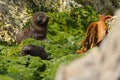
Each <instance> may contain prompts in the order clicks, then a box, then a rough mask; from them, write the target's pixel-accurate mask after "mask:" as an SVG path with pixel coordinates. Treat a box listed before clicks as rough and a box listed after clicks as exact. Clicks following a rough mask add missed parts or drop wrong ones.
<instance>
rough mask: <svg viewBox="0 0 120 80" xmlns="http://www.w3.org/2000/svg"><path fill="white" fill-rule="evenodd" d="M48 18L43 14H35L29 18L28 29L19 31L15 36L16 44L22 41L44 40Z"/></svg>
mask: <svg viewBox="0 0 120 80" xmlns="http://www.w3.org/2000/svg"><path fill="white" fill-rule="evenodd" d="M48 21H49V17H48V16H47V15H46V14H45V13H43V12H37V13H35V14H34V15H33V17H32V18H31V22H30V25H29V28H28V29H24V30H22V31H19V32H18V33H17V34H16V42H17V43H20V42H21V41H22V40H23V39H26V38H34V39H36V40H43V39H46V35H47V28H48Z"/></svg>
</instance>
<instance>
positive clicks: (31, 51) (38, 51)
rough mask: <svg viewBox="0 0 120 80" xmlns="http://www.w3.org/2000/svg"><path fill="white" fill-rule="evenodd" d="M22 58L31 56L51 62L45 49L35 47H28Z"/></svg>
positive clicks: (22, 52)
mask: <svg viewBox="0 0 120 80" xmlns="http://www.w3.org/2000/svg"><path fill="white" fill-rule="evenodd" d="M20 55H21V56H25V55H31V56H38V57H40V58H41V59H44V60H49V59H50V57H48V55H47V53H46V52H45V50H44V48H42V47H40V46H35V45H26V46H24V47H23V48H22V50H21V54H20Z"/></svg>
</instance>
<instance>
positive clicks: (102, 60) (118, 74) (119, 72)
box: [56, 10, 120, 80]
mask: <svg viewBox="0 0 120 80" xmlns="http://www.w3.org/2000/svg"><path fill="white" fill-rule="evenodd" d="M116 14H117V15H118V14H120V10H119V12H117V13H116ZM111 26H112V29H111V31H110V33H109V34H108V36H107V37H106V39H105V40H104V41H103V43H102V44H101V46H100V48H94V49H92V50H91V51H90V53H89V54H87V55H86V56H85V57H83V58H80V59H78V60H75V61H73V62H72V63H70V64H68V65H65V66H64V67H63V66H62V67H60V69H59V70H58V72H57V76H56V80H120V15H119V16H117V18H116V19H115V22H113V24H112V25H111Z"/></svg>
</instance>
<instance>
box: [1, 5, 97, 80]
mask: <svg viewBox="0 0 120 80" xmlns="http://www.w3.org/2000/svg"><path fill="white" fill-rule="evenodd" d="M47 15H48V16H49V17H50V21H49V28H48V34H47V40H44V41H37V40H34V39H26V40H23V41H22V42H21V44H19V45H18V44H12V45H8V44H7V43H4V42H1V43H0V79H2V80H54V78H55V73H56V70H57V68H58V67H59V66H60V65H61V64H64V63H69V62H70V61H72V60H74V59H77V58H80V57H81V56H83V54H82V55H78V54H75V51H76V50H77V49H79V48H80V47H81V46H80V45H77V43H78V42H80V41H81V40H82V39H83V38H84V35H85V31H86V28H87V26H88V25H89V23H90V22H93V21H96V20H97V17H98V16H97V13H96V12H95V11H94V10H93V9H92V8H91V7H90V6H86V7H81V8H74V9H72V11H71V12H69V13H67V12H47ZM26 25H28V23H26ZM28 44H34V45H38V46H42V47H44V48H45V50H46V52H47V54H48V55H49V56H50V57H51V58H52V59H51V60H41V59H40V58H39V57H33V56H29V55H28V56H24V57H20V51H21V48H22V47H23V46H25V45H28Z"/></svg>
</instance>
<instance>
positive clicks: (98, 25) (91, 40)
mask: <svg viewBox="0 0 120 80" xmlns="http://www.w3.org/2000/svg"><path fill="white" fill-rule="evenodd" d="M109 18H112V16H110V15H107V16H103V15H99V21H97V22H93V23H91V24H90V25H89V26H88V28H87V32H86V36H85V39H84V40H83V42H82V48H81V49H80V50H77V51H76V53H78V54H80V53H83V52H85V51H87V50H89V49H90V48H93V47H94V46H96V45H99V44H100V42H101V41H102V40H103V39H104V38H105V36H106V33H107V26H106V24H105V20H106V19H109Z"/></svg>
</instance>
